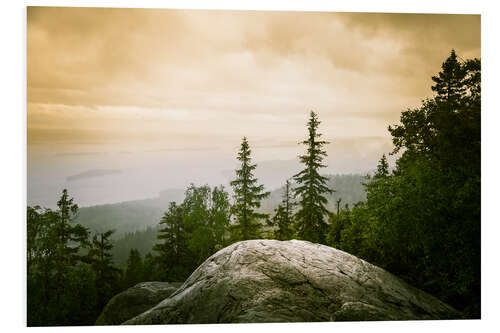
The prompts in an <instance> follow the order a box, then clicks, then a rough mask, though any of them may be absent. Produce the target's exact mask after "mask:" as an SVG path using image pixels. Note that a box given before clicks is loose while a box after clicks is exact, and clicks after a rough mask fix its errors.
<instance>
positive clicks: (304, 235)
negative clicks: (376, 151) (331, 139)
mask: <svg viewBox="0 0 500 333" xmlns="http://www.w3.org/2000/svg"><path fill="white" fill-rule="evenodd" d="M320 123H321V122H320V121H319V120H318V116H317V115H316V113H314V112H313V111H311V113H310V118H309V122H308V123H307V127H308V134H309V135H308V138H307V139H306V140H304V141H302V142H301V143H302V144H304V145H305V146H306V147H307V150H306V153H305V154H304V155H300V156H299V159H300V162H301V163H302V164H304V169H303V170H302V171H300V172H299V173H297V174H296V175H294V176H293V178H294V179H295V181H296V182H297V187H295V190H294V193H295V197H296V198H299V201H298V204H299V207H300V208H299V210H298V212H297V213H296V214H295V219H296V229H297V236H298V237H299V238H301V239H305V240H308V241H311V242H315V243H323V244H324V243H325V238H326V233H327V230H328V224H327V223H326V221H325V216H327V215H328V214H329V211H328V210H327V209H326V204H327V202H328V200H327V199H326V197H325V194H331V193H332V192H333V190H331V189H330V188H328V186H327V181H328V177H325V176H322V175H320V174H319V172H318V170H319V169H320V168H324V167H326V165H325V164H323V158H324V157H326V156H327V153H326V151H325V150H324V149H323V146H324V145H326V144H328V142H327V141H322V140H320V137H321V134H320V133H318V126H319V124H320Z"/></svg>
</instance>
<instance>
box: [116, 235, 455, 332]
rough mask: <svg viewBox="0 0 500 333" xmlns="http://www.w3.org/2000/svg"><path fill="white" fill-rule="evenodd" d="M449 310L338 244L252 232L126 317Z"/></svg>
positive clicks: (442, 315)
mask: <svg viewBox="0 0 500 333" xmlns="http://www.w3.org/2000/svg"><path fill="white" fill-rule="evenodd" d="M455 318H461V317H460V314H459V313H458V312H457V311H455V310H454V309H453V308H451V307H450V306H448V305H446V304H444V303H443V302H441V301H439V300H438V299H436V298H434V297H433V296H431V295H429V294H427V293H425V292H423V291H421V290H418V289H416V288H414V287H412V286H410V285H408V284H406V283H405V282H403V281H402V280H400V279H398V278H397V277H395V276H394V275H392V274H390V273H388V272H387V271H385V270H383V269H381V268H379V267H376V266H374V265H371V264H369V263H368V262H366V261H364V260H361V259H359V258H357V257H355V256H353V255H350V254H348V253H345V252H343V251H340V250H337V249H334V248H331V247H328V246H324V245H318V244H313V243H309V242H305V241H296V240H292V241H285V242H281V241H276V240H251V241H244V242H239V243H235V244H233V245H231V246H229V247H227V248H224V249H222V250H220V251H219V252H217V253H215V254H214V255H212V256H211V257H210V258H208V259H207V260H206V261H205V262H204V263H203V264H202V265H200V266H199V267H198V269H197V270H196V271H195V272H194V273H193V274H192V275H191V276H190V277H189V278H188V280H186V282H185V283H184V284H183V285H182V286H181V287H180V288H179V289H177V291H176V292H175V293H173V294H172V295H171V296H170V297H168V298H166V299H165V300H163V301H162V302H161V303H159V304H157V305H156V306H155V307H153V308H152V309H150V310H148V311H146V312H144V313H142V314H140V315H138V316H136V317H134V318H132V319H130V320H128V321H126V322H125V323H124V324H126V325H127V324H169V323H227V322H233V323H234V322H247V323H248V322H252V323H257V322H312V321H359V320H418V319H455Z"/></svg>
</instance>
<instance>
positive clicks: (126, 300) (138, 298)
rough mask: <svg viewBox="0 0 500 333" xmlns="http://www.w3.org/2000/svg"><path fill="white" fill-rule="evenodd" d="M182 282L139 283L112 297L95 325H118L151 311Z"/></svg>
mask: <svg viewBox="0 0 500 333" xmlns="http://www.w3.org/2000/svg"><path fill="white" fill-rule="evenodd" d="M181 285H182V282H172V283H169V282H141V283H138V284H136V285H135V286H133V287H132V288H129V289H127V290H125V291H123V292H121V293H119V294H118V295H116V296H114V297H113V298H112V299H111V300H110V301H109V302H108V304H106V306H105V307H104V309H103V311H102V313H101V315H100V316H99V318H97V320H96V322H95V324H96V325H119V324H121V323H123V322H124V321H126V320H128V319H130V318H133V317H135V316H137V315H138V314H141V313H143V312H144V311H146V310H148V309H151V308H152V307H153V306H155V305H156V304H158V303H159V302H161V301H163V300H164V299H165V298H167V297H168V296H170V295H171V294H172V293H173V292H174V291H176V290H177V288H179V287H180V286H181Z"/></svg>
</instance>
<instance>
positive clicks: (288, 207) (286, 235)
mask: <svg viewBox="0 0 500 333" xmlns="http://www.w3.org/2000/svg"><path fill="white" fill-rule="evenodd" d="M291 191H292V189H291V187H290V180H288V179H287V181H286V184H285V189H284V191H283V199H282V201H281V203H280V204H279V205H278V207H277V208H276V209H275V210H274V212H275V214H274V216H273V218H272V219H271V221H270V223H269V224H270V225H271V226H273V227H275V228H276V230H275V231H274V237H275V238H276V239H278V240H289V239H291V238H292V237H293V207H294V206H295V202H293V201H292V198H291V195H292V193H291Z"/></svg>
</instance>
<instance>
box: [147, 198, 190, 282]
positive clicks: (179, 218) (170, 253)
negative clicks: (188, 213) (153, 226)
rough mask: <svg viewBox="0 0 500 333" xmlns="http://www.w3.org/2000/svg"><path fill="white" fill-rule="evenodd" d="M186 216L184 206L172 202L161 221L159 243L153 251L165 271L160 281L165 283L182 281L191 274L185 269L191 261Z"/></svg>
mask: <svg viewBox="0 0 500 333" xmlns="http://www.w3.org/2000/svg"><path fill="white" fill-rule="evenodd" d="M184 215H185V213H184V207H183V205H182V204H181V205H177V204H176V203H175V202H171V203H170V206H169V207H168V211H167V212H165V214H164V215H163V217H162V219H161V221H160V229H159V230H158V235H157V238H158V241H159V242H158V243H156V244H155V245H154V246H153V250H154V251H156V252H157V253H158V257H157V258H158V260H157V261H158V263H159V265H160V266H161V267H162V271H163V275H162V276H160V279H162V280H165V281H181V280H183V279H185V278H186V277H187V275H188V274H189V268H186V267H185V266H186V264H187V261H189V260H188V259H189V250H188V244H187V232H186V229H185V223H184Z"/></svg>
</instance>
